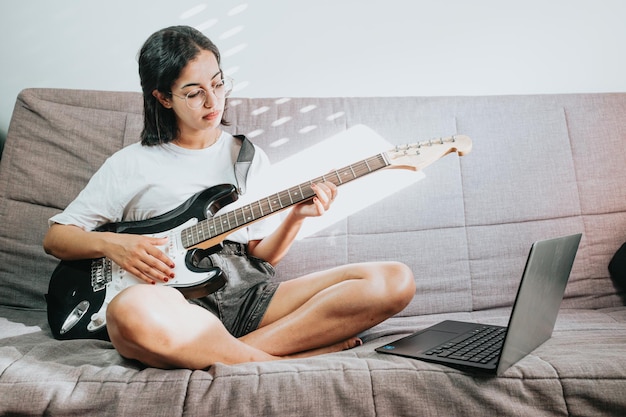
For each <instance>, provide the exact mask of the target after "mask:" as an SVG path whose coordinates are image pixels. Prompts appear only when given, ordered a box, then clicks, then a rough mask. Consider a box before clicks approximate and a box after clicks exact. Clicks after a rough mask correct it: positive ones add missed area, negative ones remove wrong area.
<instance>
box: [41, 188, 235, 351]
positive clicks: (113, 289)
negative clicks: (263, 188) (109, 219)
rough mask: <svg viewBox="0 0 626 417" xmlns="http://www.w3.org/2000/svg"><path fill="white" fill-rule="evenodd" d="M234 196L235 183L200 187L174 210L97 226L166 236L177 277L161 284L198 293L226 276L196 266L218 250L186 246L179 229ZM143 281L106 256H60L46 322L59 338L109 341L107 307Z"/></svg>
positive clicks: (188, 294)
mask: <svg viewBox="0 0 626 417" xmlns="http://www.w3.org/2000/svg"><path fill="white" fill-rule="evenodd" d="M236 199H237V191H236V188H235V187H234V186H233V185H230V184H222V185H216V186H214V187H211V188H208V189H206V190H204V191H201V192H199V193H197V194H195V195H194V196H192V197H191V198H190V199H189V200H187V201H186V202H185V203H183V204H182V205H181V206H179V207H177V208H176V209H174V210H172V211H170V212H168V213H165V214H163V215H161V216H157V217H154V218H151V219H147V220H143V221H132V222H119V223H110V224H107V225H104V226H103V227H100V228H98V229H97V230H98V231H108V232H114V233H130V234H141V235H148V236H155V237H163V236H167V237H168V244H167V247H162V248H161V249H162V250H163V251H164V252H165V253H167V255H168V256H169V257H170V258H171V259H172V260H173V261H174V263H175V264H176V268H175V269H174V273H175V278H174V279H173V280H170V281H169V282H168V283H159V284H158V285H166V286H170V287H173V288H176V289H177V290H179V291H180V292H181V293H182V294H183V295H184V296H185V297H186V298H199V297H203V296H205V295H208V294H211V293H213V292H215V291H217V290H219V289H220V288H221V287H222V286H224V284H225V282H226V281H225V278H224V276H223V274H222V271H221V270H220V269H219V268H208V269H202V268H198V267H197V266H195V264H194V262H193V261H194V260H197V259H198V258H202V257H204V256H207V255H208V254H210V253H214V252H216V251H218V250H219V249H220V247H221V246H220V245H219V244H218V245H216V246H214V247H212V248H209V249H192V250H187V249H186V248H185V247H183V245H182V242H181V241H180V233H179V232H180V230H182V229H185V228H187V227H189V226H192V225H194V224H197V223H198V221H201V220H203V219H205V218H206V217H207V216H209V215H213V214H215V213H216V212H217V211H219V210H220V209H221V208H222V207H224V206H226V205H228V204H230V203H232V202H233V201H235V200H236ZM140 283H143V281H141V280H139V279H138V278H136V277H135V276H133V275H132V274H130V273H128V272H126V271H124V270H123V269H122V268H120V267H119V266H118V265H116V264H115V263H114V262H112V261H111V260H109V259H107V258H99V259H85V260H78V261H61V262H60V263H59V265H58V266H57V267H56V269H55V270H54V272H53V273H52V276H51V278H50V283H49V287H48V294H46V300H47V303H48V323H49V324H50V328H51V330H52V334H53V335H54V337H55V338H57V339H102V340H108V339H109V337H108V333H107V331H106V308H107V306H108V304H109V302H110V301H111V300H112V299H113V297H115V296H116V295H117V294H118V293H120V292H121V291H122V290H124V289H125V288H127V287H129V286H132V285H136V284H140Z"/></svg>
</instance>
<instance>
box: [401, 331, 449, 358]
mask: <svg viewBox="0 0 626 417" xmlns="http://www.w3.org/2000/svg"><path fill="white" fill-rule="evenodd" d="M456 335H457V334H456V333H451V332H440V331H438V330H426V331H424V332H422V333H418V334H415V335H413V336H409V337H407V338H406V339H403V340H401V341H399V342H398V343H394V345H395V346H396V348H397V349H406V350H409V349H410V350H411V351H412V352H414V353H417V352H421V351H424V350H428V349H431V348H433V347H435V346H437V345H440V344H442V343H443V342H445V341H446V340H450V339H452V338H454V337H455V336H456Z"/></svg>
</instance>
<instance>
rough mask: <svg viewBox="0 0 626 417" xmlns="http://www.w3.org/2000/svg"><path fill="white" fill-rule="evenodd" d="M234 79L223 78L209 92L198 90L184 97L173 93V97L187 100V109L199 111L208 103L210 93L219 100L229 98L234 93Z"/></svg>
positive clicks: (202, 89)
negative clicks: (207, 98)
mask: <svg viewBox="0 0 626 417" xmlns="http://www.w3.org/2000/svg"><path fill="white" fill-rule="evenodd" d="M233 85H234V83H233V79H232V78H229V77H224V78H222V79H221V80H220V81H219V82H218V83H217V84H215V85H214V86H213V87H211V88H210V89H209V90H208V91H207V90H205V89H204V88H196V89H194V90H191V91H190V92H188V93H187V94H186V95H184V96H179V95H178V94H174V93H172V95H173V96H175V97H178V98H182V99H185V103H187V107H189V108H190V109H199V108H200V107H202V106H204V103H206V97H207V94H208V92H209V91H210V92H211V93H213V95H214V96H215V97H217V98H219V99H222V98H225V97H228V96H229V95H230V93H232V91H233Z"/></svg>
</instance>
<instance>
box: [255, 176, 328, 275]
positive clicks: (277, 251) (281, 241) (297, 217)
mask: <svg viewBox="0 0 626 417" xmlns="http://www.w3.org/2000/svg"><path fill="white" fill-rule="evenodd" d="M311 188H313V191H315V194H316V196H315V197H313V198H312V199H311V200H309V201H306V202H303V203H300V204H297V205H295V206H294V207H293V208H292V209H291V211H290V212H289V214H288V215H287V217H286V218H285V220H284V221H283V222H282V223H281V224H280V226H278V228H276V230H275V231H274V232H273V233H272V234H271V235H269V236H267V237H265V238H264V239H263V240H252V241H250V242H249V243H248V253H249V254H250V255H252V256H254V257H257V258H260V259H263V260H265V261H267V262H269V263H270V264H272V265H276V264H278V263H279V262H280V261H281V260H282V259H283V257H284V256H285V255H286V254H287V252H288V251H289V248H290V247H291V245H292V244H293V241H294V240H295V238H296V236H297V235H298V232H299V231H300V228H301V227H302V224H303V222H304V219H305V218H307V217H317V216H321V215H322V214H324V213H325V212H326V210H328V209H329V208H330V205H331V204H332V202H333V201H334V200H335V197H336V196H337V186H336V185H335V184H333V183H330V182H325V183H320V184H313V185H312V186H311Z"/></svg>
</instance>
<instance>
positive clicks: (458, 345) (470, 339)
mask: <svg viewBox="0 0 626 417" xmlns="http://www.w3.org/2000/svg"><path fill="white" fill-rule="evenodd" d="M505 333H506V328H505V327H487V326H485V327H480V328H477V329H476V330H474V331H472V332H470V333H468V334H467V335H465V336H466V337H465V338H463V339H461V340H454V341H453V342H446V343H444V344H442V345H439V346H437V347H435V348H433V349H430V350H428V351H426V352H424V354H426V355H429V356H430V355H432V356H433V357H440V358H449V359H457V360H462V361H469V362H474V363H482V364H486V363H489V362H491V361H492V360H493V359H494V358H496V357H497V356H498V355H499V354H500V350H501V349H502V343H503V342H504V335H505Z"/></svg>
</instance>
